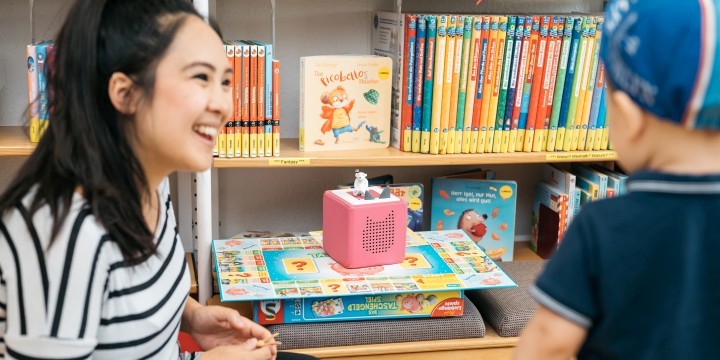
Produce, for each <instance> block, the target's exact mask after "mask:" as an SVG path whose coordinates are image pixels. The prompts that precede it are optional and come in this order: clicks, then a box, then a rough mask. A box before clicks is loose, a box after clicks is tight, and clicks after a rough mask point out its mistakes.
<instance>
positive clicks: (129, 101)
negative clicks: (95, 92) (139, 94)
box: [108, 72, 137, 115]
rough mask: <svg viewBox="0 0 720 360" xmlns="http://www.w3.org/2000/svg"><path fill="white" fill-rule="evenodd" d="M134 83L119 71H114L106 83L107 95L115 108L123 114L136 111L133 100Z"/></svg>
mask: <svg viewBox="0 0 720 360" xmlns="http://www.w3.org/2000/svg"><path fill="white" fill-rule="evenodd" d="M134 93H135V83H134V82H133V81H132V79H130V77H128V76H127V75H125V74H124V73H121V72H115V73H113V74H112V75H111V76H110V81H109V83H108V95H109V96H110V102H112V104H113V106H114V107H115V109H116V110H117V111H118V112H119V113H121V114H123V115H134V114H135V111H137V102H136V101H135V100H136V99H135V96H134Z"/></svg>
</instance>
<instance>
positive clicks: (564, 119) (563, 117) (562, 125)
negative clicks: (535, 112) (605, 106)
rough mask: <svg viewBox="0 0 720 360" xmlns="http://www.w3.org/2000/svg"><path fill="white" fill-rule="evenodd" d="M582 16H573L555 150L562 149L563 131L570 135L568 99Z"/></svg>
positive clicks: (573, 73)
mask: <svg viewBox="0 0 720 360" xmlns="http://www.w3.org/2000/svg"><path fill="white" fill-rule="evenodd" d="M582 22H583V18H582V17H576V18H574V24H573V30H572V41H571V43H570V53H569V55H568V56H569V58H568V66H567V73H566V75H565V85H564V87H563V96H562V102H561V103H560V104H561V105H560V113H559V115H558V132H557V140H556V141H555V150H558V151H562V150H563V148H564V146H565V145H564V144H565V135H566V134H565V133H568V136H571V134H569V133H570V131H569V130H572V127H570V128H568V123H572V120H571V119H570V116H569V111H570V99H571V98H572V88H573V83H574V82H575V68H576V67H577V62H578V55H579V50H580V41H581V38H582V35H581V34H582Z"/></svg>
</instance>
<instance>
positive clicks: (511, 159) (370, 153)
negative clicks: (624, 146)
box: [213, 139, 617, 168]
mask: <svg viewBox="0 0 720 360" xmlns="http://www.w3.org/2000/svg"><path fill="white" fill-rule="evenodd" d="M280 155H281V156H280V157H261V158H242V159H225V158H215V161H214V164H213V166H214V167H215V168H268V167H356V166H421V165H430V166H431V165H486V164H529V163H548V162H578V161H614V160H616V159H617V154H616V153H615V152H614V151H606V150H604V151H569V152H530V153H526V152H516V153H504V154H453V155H447V154H446V155H430V154H417V153H407V152H402V151H400V150H398V149H396V148H393V147H388V148H385V149H373V150H342V151H325V152H323V151H314V152H304V151H300V150H298V139H281V140H280Z"/></svg>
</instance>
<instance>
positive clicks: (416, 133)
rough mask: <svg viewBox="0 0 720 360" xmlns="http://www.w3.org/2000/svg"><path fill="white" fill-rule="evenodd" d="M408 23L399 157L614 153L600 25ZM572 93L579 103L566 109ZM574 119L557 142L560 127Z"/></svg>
mask: <svg viewBox="0 0 720 360" xmlns="http://www.w3.org/2000/svg"><path fill="white" fill-rule="evenodd" d="M566 19H567V20H568V21H566ZM461 23H462V26H461V25H460V24H461ZM528 23H529V24H530V25H528V26H525V24H528ZM404 24H405V25H404V26H405V29H404V33H405V34H407V36H405V39H404V41H403V43H404V49H403V50H404V54H407V56H403V74H404V75H403V78H402V99H403V101H402V111H401V117H402V119H401V132H402V136H401V138H402V141H401V142H400V148H401V150H403V151H413V152H423V153H432V154H438V153H441V154H442V153H473V152H474V153H481V152H513V151H542V150H547V151H554V150H556V149H557V150H564V151H570V150H601V149H607V145H604V144H603V142H602V139H603V138H605V139H607V136H604V137H603V136H602V131H603V130H600V132H601V134H599V135H598V134H597V132H598V129H606V126H605V124H604V119H602V120H601V119H599V114H600V113H601V112H600V111H599V110H600V108H601V106H600V103H601V99H600V93H601V92H602V89H603V85H604V84H603V73H602V66H598V52H597V50H598V49H599V46H595V43H597V44H598V45H599V37H600V34H601V31H598V28H599V29H600V30H601V24H602V18H599V17H592V16H589V17H571V16H568V17H567V18H566V17H564V16H533V17H529V16H528V17H523V16H517V17H516V16H509V17H505V16H499V17H498V16H492V17H491V16H478V17H473V16H455V15H440V16H434V15H428V16H425V15H412V14H406V15H405V21H404ZM460 29H462V32H461V31H460ZM575 30H577V31H575ZM574 33H577V34H576V35H573V34H574ZM460 34H462V35H460ZM508 34H509V36H508ZM456 35H457V36H456ZM573 36H574V37H573ZM581 40H582V41H584V42H582V43H581V46H573V47H571V43H577V42H580V41H581ZM471 45H472V46H471ZM579 47H580V48H582V49H583V50H582V52H581V55H580V58H581V59H582V61H579V62H577V61H576V62H573V65H574V66H571V67H572V70H573V71H572V72H571V75H572V76H569V77H568V76H567V61H568V56H570V52H571V48H572V51H574V53H573V56H575V57H577V54H576V52H577V49H578V48H579ZM589 49H591V50H589ZM470 50H472V52H471V51H470ZM470 54H472V58H471V55H470ZM548 64H549V65H548ZM410 65H412V66H410ZM531 65H532V66H531ZM478 67H479V69H478ZM411 68H412V69H411ZM576 68H578V70H579V71H577V72H575V69H576ZM478 70H479V71H478ZM558 76H559V77H560V79H561V80H564V81H560V82H558V81H557V79H558ZM566 79H567V80H566ZM595 79H597V81H596V80H595ZM576 83H577V85H576ZM568 87H570V88H572V90H573V92H572V93H571V92H569V91H568V92H566V93H568V94H572V95H573V96H569V95H568V101H565V102H564V101H561V100H562V99H563V98H561V97H560V95H561V94H562V93H563V91H564V90H565V88H568ZM475 89H477V90H476V91H475ZM531 89H532V91H531ZM469 90H471V91H472V92H471V91H469ZM469 92H470V93H475V94H476V96H475V97H474V98H473V97H472V96H469V97H468V93H469ZM556 93H557V96H556ZM595 93H597V94H595ZM483 94H485V95H486V96H483ZM581 97H582V99H580V98H581ZM555 99H558V100H555ZM570 100H574V102H572V101H570ZM463 101H464V104H463ZM453 104H455V106H453ZM573 104H574V105H573ZM571 105H572V107H571ZM578 105H581V106H580V107H579V106H578ZM592 108H596V109H597V111H593V110H592ZM478 110H479V111H478ZM571 110H572V111H571ZM561 114H562V115H561ZM591 114H592V116H593V119H592V120H591V119H590V116H591ZM563 115H564V116H563ZM570 117H572V120H566V121H565V123H566V126H565V127H562V130H561V135H560V136H557V133H558V122H559V121H560V119H561V118H563V119H568V118H570ZM536 129H537V133H538V136H535V132H536ZM605 131H606V130H605ZM565 133H568V135H571V134H574V135H575V137H572V136H569V137H568V138H567V139H566V138H565V137H564V135H565ZM496 135H497V136H496ZM561 138H562V139H561ZM590 139H591V140H590ZM513 142H514V143H515V146H511V143H513ZM566 143H567V146H565V144H566ZM558 144H562V145H560V146H558ZM603 145H604V146H603Z"/></svg>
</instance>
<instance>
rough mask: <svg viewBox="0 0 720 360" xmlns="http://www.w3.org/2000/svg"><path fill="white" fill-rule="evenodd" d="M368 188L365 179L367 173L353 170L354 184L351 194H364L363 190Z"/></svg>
mask: <svg viewBox="0 0 720 360" xmlns="http://www.w3.org/2000/svg"><path fill="white" fill-rule="evenodd" d="M367 189H368V181H367V174H366V173H364V172H362V171H360V170H355V184H354V185H353V195H355V196H359V195H365V192H366V191H367Z"/></svg>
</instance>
